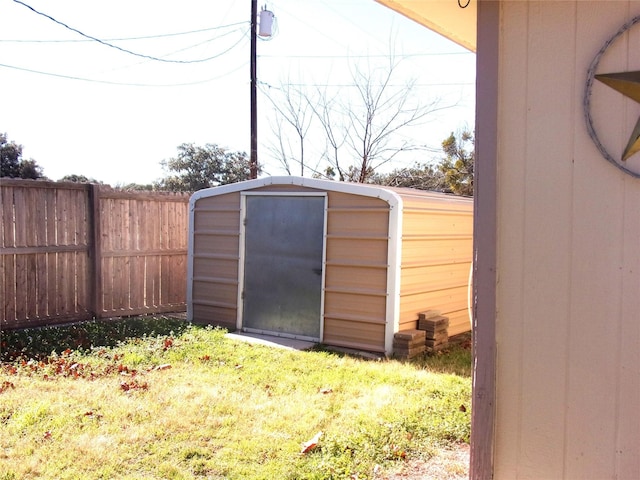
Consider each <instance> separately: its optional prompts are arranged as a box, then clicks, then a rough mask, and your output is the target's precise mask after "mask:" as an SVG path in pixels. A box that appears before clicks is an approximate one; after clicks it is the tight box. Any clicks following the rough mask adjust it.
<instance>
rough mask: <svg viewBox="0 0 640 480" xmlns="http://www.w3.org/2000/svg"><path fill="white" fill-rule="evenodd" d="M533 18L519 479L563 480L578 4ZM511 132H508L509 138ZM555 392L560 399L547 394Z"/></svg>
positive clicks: (539, 7) (540, 6) (538, 11)
mask: <svg viewBox="0 0 640 480" xmlns="http://www.w3.org/2000/svg"><path fill="white" fill-rule="evenodd" d="M527 12H528V45H527V50H528V55H527V65H526V69H527V80H526V93H525V95H526V101H527V104H526V107H527V110H526V116H527V118H526V122H527V123H526V139H525V141H526V144H525V152H524V154H525V169H526V170H525V175H526V176H525V182H526V186H525V191H524V192H523V193H524V212H523V213H524V216H525V218H524V221H525V223H524V252H525V257H524V262H523V270H524V272H526V276H525V277H524V283H523V292H524V296H523V301H522V308H523V310H522V317H521V318H522V322H523V327H522V328H523V329H522V337H521V338H522V353H521V355H522V366H523V370H522V378H521V385H522V390H523V392H526V394H523V395H521V396H520V401H521V412H520V426H521V433H520V439H519V441H520V447H519V448H520V449H521V450H520V452H519V458H518V464H519V471H518V477H517V478H523V479H529V478H530V479H540V478H562V476H563V469H564V464H563V458H562V455H560V454H559V452H562V450H563V448H564V423H565V411H564V409H563V408H561V406H562V405H563V404H564V400H565V398H564V395H563V393H564V392H565V387H566V336H567V326H566V323H565V322H562V321H560V322H559V321H558V319H565V318H567V316H568V314H569V300H568V297H567V295H566V292H567V291H568V290H569V288H570V287H569V285H570V269H571V264H570V255H568V252H569V251H570V247H571V228H570V225H571V213H572V212H571V202H570V192H571V185H572V173H573V168H572V162H571V159H572V155H573V151H572V144H571V142H567V141H566V139H567V138H569V137H570V136H572V135H573V133H574V128H575V121H577V120H578V118H576V117H575V115H574V110H573V109H574V106H575V101H576V100H575V93H576V92H575V90H574V80H573V79H574V76H575V65H574V54H575V24H574V22H570V21H567V19H573V18H575V17H574V15H575V4H573V3H570V2H553V3H545V2H531V3H529V5H528V10H527ZM510 20H511V17H510ZM505 65H506V63H505ZM510 73H511V70H510V71H509V73H508V74H510ZM506 108H509V107H508V106H507V107H506ZM541 119H545V121H540V120H541ZM511 132H512V129H511V128H509V127H507V128H506V130H505V131H503V134H505V135H510V134H511ZM504 161H509V159H504ZM550 172H553V174H552V176H550ZM502 220H503V222H507V224H504V225H503V228H504V229H505V231H508V229H509V225H508V222H510V221H511V220H513V221H515V222H520V218H519V217H514V218H503V219H502ZM505 233H506V232H505ZM550 246H553V248H550ZM509 320H510V319H505V321H509ZM540 385H545V388H544V389H541V388H539V387H540ZM550 391H552V392H557V393H555V394H554V395H549V392H550ZM505 400H506V399H505ZM506 401H508V400H506ZM543 412H544V413H543ZM543 459H544V460H543Z"/></svg>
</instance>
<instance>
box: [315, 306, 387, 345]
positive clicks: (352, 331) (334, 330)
mask: <svg viewBox="0 0 640 480" xmlns="http://www.w3.org/2000/svg"><path fill="white" fill-rule="evenodd" d="M324 322H325V323H324V325H325V336H324V343H326V344H327V345H335V346H339V347H347V348H354V349H361V350H366V351H372V352H384V333H385V326H384V324H371V323H364V322H356V321H354V320H353V319H349V320H343V319H338V318H332V317H331V316H327V315H325V320H324Z"/></svg>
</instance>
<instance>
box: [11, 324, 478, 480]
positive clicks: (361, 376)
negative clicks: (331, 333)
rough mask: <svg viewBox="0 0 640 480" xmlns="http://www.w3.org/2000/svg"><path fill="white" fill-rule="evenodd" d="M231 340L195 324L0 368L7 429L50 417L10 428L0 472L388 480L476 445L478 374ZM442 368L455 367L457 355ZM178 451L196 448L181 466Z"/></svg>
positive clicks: (47, 475)
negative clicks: (473, 411) (472, 411)
mask: <svg viewBox="0 0 640 480" xmlns="http://www.w3.org/2000/svg"><path fill="white" fill-rule="evenodd" d="M224 333H225V332H224V331H221V330H219V329H212V328H202V327H195V326H189V327H188V328H185V329H183V330H181V331H180V333H175V331H172V332H167V334H166V335H157V336H154V337H144V336H143V337H138V338H132V339H130V340H126V341H119V342H118V343H117V344H116V345H115V346H101V345H97V346H96V345H94V346H93V347H92V348H91V349H90V350H82V351H74V350H70V351H65V350H62V354H60V355H51V356H50V357H48V358H44V359H43V358H42V357H40V358H39V359H37V360H36V359H27V358H24V357H23V358H20V359H19V360H15V361H13V362H5V363H3V364H2V369H1V372H0V384H2V385H4V388H3V390H2V392H3V393H2V396H3V400H7V401H6V402H4V405H3V407H2V408H1V409H0V426H1V427H3V428H4V427H11V425H12V423H15V419H16V418H18V417H20V415H21V414H23V413H24V412H25V411H27V410H28V409H30V408H36V410H34V411H38V412H40V413H38V414H37V416H36V417H33V418H34V419H33V423H32V424H30V425H29V426H27V427H25V428H22V429H20V431H15V428H13V429H12V428H9V429H8V430H11V431H13V432H14V433H13V434H11V435H10V437H9V439H8V444H10V445H13V447H10V448H9V449H8V450H6V451H8V452H9V454H7V453H5V454H3V455H0V470H6V471H9V472H11V471H13V472H15V473H16V475H18V474H20V475H18V476H19V477H20V476H25V478H28V477H29V474H28V471H26V470H25V469H24V468H26V467H24V464H25V462H24V459H25V458H27V456H28V457H29V458H30V462H31V467H29V468H35V467H33V465H38V467H37V470H38V472H39V473H38V475H39V476H40V477H41V478H56V476H55V474H54V473H53V472H55V471H56V468H60V466H61V465H65V468H66V469H67V470H65V471H68V472H69V478H73V476H74V475H75V477H76V478H77V477H82V476H83V475H85V474H86V473H87V472H89V471H91V468H96V466H97V465H100V468H102V469H104V471H109V472H111V473H110V475H111V476H116V477H117V476H122V475H123V474H124V473H125V472H126V475H127V476H130V475H133V476H134V477H135V476H137V475H141V476H144V477H146V478H164V476H165V475H168V474H169V473H171V472H172V473H171V475H170V476H173V477H176V478H199V477H203V476H204V477H209V478H249V479H259V478H265V479H266V478H283V479H286V478H291V479H294V478H295V479H304V478H317V479H321V478H322V479H325V478H326V479H329V478H336V479H338V478H359V479H365V478H387V477H383V476H381V475H383V474H384V472H390V471H393V470H397V474H398V475H400V474H401V473H402V472H403V471H404V472H405V473H408V471H407V469H412V470H416V469H417V468H418V467H420V466H423V467H424V466H425V465H428V466H432V465H433V464H434V462H435V461H436V459H437V458H439V457H438V456H434V453H438V452H446V451H447V448H445V447H451V446H456V445H459V444H460V442H465V441H468V435H469V412H468V411H463V409H461V408H460V405H465V404H466V405H469V403H470V379H469V378H468V377H465V376H460V375H457V374H448V373H434V372H431V371H430V370H429V366H428V359H425V361H424V363H417V364H410V363H407V362H397V361H393V360H389V361H386V360H383V361H378V362H372V361H367V360H363V359H360V358H353V357H349V356H341V355H336V354H334V353H331V352H326V351H312V352H291V351H284V350H276V349H273V348H269V347H264V346H251V345H245V344H239V343H236V342H234V341H231V340H229V339H226V338H225V337H224ZM61 336H64V334H61ZM49 345H50V344H49ZM458 353H459V352H457V353H456V355H457V354H458ZM445 357H446V355H445ZM469 361H470V360H469ZM30 362H31V363H30ZM34 362H35V363H34ZM455 362H456V363H457V364H458V365H457V366H455V367H453V368H455V369H459V363H460V359H459V358H458V359H456V360H455ZM169 366H170V368H169ZM240 367H241V368H240ZM438 369H439V371H442V370H446V358H445V359H444V360H443V358H442V357H440V358H439V367H438ZM23 379H24V380H27V379H29V381H23ZM2 382H8V383H6V384H5V383H2ZM67 382H74V383H73V385H76V386H75V387H74V388H70V385H72V384H69V383H67ZM9 384H12V385H13V386H9ZM123 385H126V386H123ZM43 386H46V388H43ZM65 389H67V391H64V390H65ZM35 398H40V400H41V402H42V403H40V404H37V403H34V399H35ZM38 405H40V407H38ZM38 408H39V410H38ZM69 409H72V410H74V412H73V415H69V414H67V413H66V410H69ZM465 410H468V409H466V408H465ZM79 419H81V421H80V420H79ZM13 427H16V425H15V424H14V425H13ZM319 432H323V433H322V435H321V436H318V435H316V434H318V433H319ZM43 436H47V438H46V443H44V444H42V443H41V442H43V441H44V440H45V439H44V438H43ZM316 437H317V438H316ZM20 438H23V439H25V438H26V439H27V440H28V439H31V441H35V443H34V445H36V447H37V448H33V447H31V449H30V448H27V446H26V444H25V442H23V441H21V440H20ZM101 438H102V439H108V440H109V448H110V450H109V451H110V455H109V456H107V457H106V458H105V457H104V455H103V454H100V453H99V452H98V451H96V452H93V451H92V450H91V449H92V448H93V447H92V446H95V447H96V448H98V447H99V445H101V444H104V442H100V441H98V440H95V439H101ZM37 439H39V440H37ZM92 439H93V440H92ZM94 440H95V441H94ZM305 442H310V443H309V445H308V450H307V451H306V452H305V453H304V454H301V453H300V452H301V447H302V448H303V449H305V448H307V447H304V444H305ZM27 443H28V442H27ZM69 445H78V446H80V445H84V447H83V448H78V449H75V450H76V451H77V452H83V453H82V454H80V453H75V452H74V449H69V448H68V446H69ZM57 448H58V449H59V450H60V451H57V450H56V449H57ZM87 449H89V450H87ZM6 451H5V452H6ZM62 452H64V453H62ZM175 452H199V453H198V454H186V453H185V454H184V455H182V456H180V458H179V459H177V460H176V459H175V458H174V456H175ZM92 459H93V460H92ZM421 462H423V463H421ZM169 466H170V467H171V472H168V470H167V468H169ZM5 467H6V468H5ZM23 467H24V468H23ZM398 467H399V468H398ZM456 468H458V469H460V468H459V467H456ZM403 469H404V470H403ZM27 470H28V469H27ZM388 478H411V477H406V476H405V477H391V476H389V477H388ZM416 478H417V477H416ZM422 478H429V477H422ZM436 478H439V477H436ZM443 478H447V477H443ZM452 478H455V477H452Z"/></svg>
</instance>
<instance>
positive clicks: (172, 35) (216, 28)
mask: <svg viewBox="0 0 640 480" xmlns="http://www.w3.org/2000/svg"><path fill="white" fill-rule="evenodd" d="M246 23H247V22H246V21H243V22H236V23H230V24H228V25H220V26H218V27H209V28H201V29H199V30H190V31H188V32H175V33H161V34H158V35H146V36H142V37H122V38H103V39H102V40H103V41H105V42H127V41H131V40H150V39H154V38H166V37H178V36H181V35H191V34H193V33H203V32H210V31H212V30H221V29H223V28H230V27H236V26H238V25H244V24H246ZM93 41H94V40H93V39H90V38H86V39H73V40H72V39H66V40H21V39H1V38H0V42H8V43H80V42H93Z"/></svg>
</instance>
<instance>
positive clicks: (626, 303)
mask: <svg viewBox="0 0 640 480" xmlns="http://www.w3.org/2000/svg"><path fill="white" fill-rule="evenodd" d="M624 192H625V198H624V203H623V207H622V211H623V212H624V233H625V238H624V240H623V250H622V254H623V256H622V289H621V296H622V299H621V315H620V317H619V318H620V320H621V325H620V329H619V346H618V351H619V352H620V355H619V359H618V360H619V361H618V364H617V365H616V368H617V374H616V377H617V380H618V394H617V398H616V402H617V407H618V408H617V411H616V413H617V415H616V419H615V421H616V426H617V431H616V443H615V452H616V457H617V458H616V473H617V476H618V478H621V479H622V478H639V477H640V455H638V446H639V445H640V419H639V417H640V412H638V405H640V324H639V323H638V312H640V248H638V245H640V214H639V213H638V205H640V188H638V182H637V181H636V180H635V179H633V178H630V177H629V178H625V188H624Z"/></svg>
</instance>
